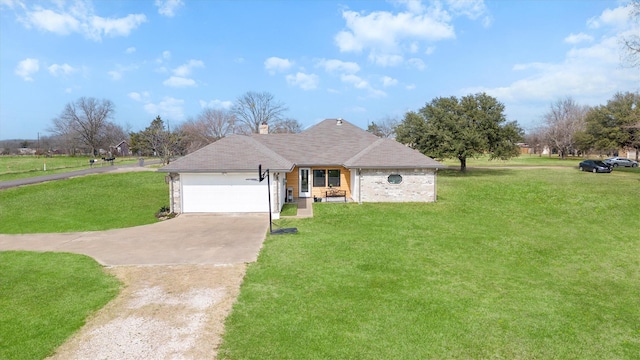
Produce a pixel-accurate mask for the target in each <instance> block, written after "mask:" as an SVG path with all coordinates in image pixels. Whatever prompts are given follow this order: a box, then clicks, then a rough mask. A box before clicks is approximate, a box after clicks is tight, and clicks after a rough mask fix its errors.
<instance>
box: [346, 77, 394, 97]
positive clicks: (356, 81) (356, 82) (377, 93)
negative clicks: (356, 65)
mask: <svg viewBox="0 0 640 360" xmlns="http://www.w3.org/2000/svg"><path fill="white" fill-rule="evenodd" d="M340 80H341V81H342V82H343V83H345V84H349V85H351V86H353V87H354V88H356V89H359V90H365V91H366V92H367V95H368V96H369V97H373V98H380V97H384V96H387V94H386V93H385V92H384V91H382V90H378V89H375V88H374V87H373V86H371V84H369V82H368V81H366V80H364V79H362V78H361V77H359V76H357V75H353V74H344V75H342V76H340Z"/></svg>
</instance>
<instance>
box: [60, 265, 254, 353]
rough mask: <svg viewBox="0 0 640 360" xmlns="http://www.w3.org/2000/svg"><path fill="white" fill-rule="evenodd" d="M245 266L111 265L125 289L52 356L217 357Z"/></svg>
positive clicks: (110, 268) (110, 270)
mask: <svg viewBox="0 0 640 360" xmlns="http://www.w3.org/2000/svg"><path fill="white" fill-rule="evenodd" d="M245 268H246V265H245V264H233V265H174V266H114V267H108V268H106V270H107V272H109V273H111V274H113V275H115V276H117V277H118V278H119V279H120V280H121V281H122V282H123V283H124V284H125V287H124V289H123V290H122V291H121V293H120V294H119V295H118V297H117V298H116V299H115V300H113V301H111V302H110V303H109V304H107V306H105V307H104V308H103V309H101V310H100V311H98V312H97V313H96V314H95V315H94V316H92V317H91V318H90V319H89V320H88V321H87V323H86V325H85V326H84V327H82V329H81V330H80V331H79V332H78V333H76V334H75V335H74V336H73V337H72V338H71V339H70V340H69V341H67V342H66V343H65V344H63V345H62V346H61V347H60V348H58V349H57V351H56V353H55V354H54V355H53V356H52V357H50V358H49V359H56V360H68V359H78V360H80V359H82V360H85V359H215V358H216V355H217V351H218V346H219V345H220V342H221V335H222V333H223V330H224V320H225V318H226V317H227V315H228V314H229V312H230V311H231V307H232V305H233V303H234V301H235V299H236V297H237V296H238V293H239V289H240V284H241V283H242V278H243V276H244V273H245Z"/></svg>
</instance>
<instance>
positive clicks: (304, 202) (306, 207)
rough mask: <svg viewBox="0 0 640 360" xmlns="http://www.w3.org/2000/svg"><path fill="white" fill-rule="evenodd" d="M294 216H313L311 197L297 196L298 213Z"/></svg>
mask: <svg viewBox="0 0 640 360" xmlns="http://www.w3.org/2000/svg"><path fill="white" fill-rule="evenodd" d="M295 217H296V218H310V217H313V198H298V213H297V215H296V216H295Z"/></svg>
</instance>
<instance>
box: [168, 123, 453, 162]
mask: <svg viewBox="0 0 640 360" xmlns="http://www.w3.org/2000/svg"><path fill="white" fill-rule="evenodd" d="M258 164H262V167H263V168H265V169H267V168H268V169H271V170H274V171H275V170H281V171H290V170H291V169H293V167H294V165H297V166H335V165H341V166H345V167H347V168H440V167H444V166H443V165H442V164H440V163H439V162H437V161H435V160H433V159H431V158H430V157H427V156H425V155H423V154H421V153H420V152H418V151H416V150H413V149H411V148H408V147H406V146H404V145H402V144H400V143H398V142H397V141H395V140H392V139H380V138H378V137H377V136H375V135H373V134H371V133H369V132H366V131H364V130H362V129H361V128H359V127H357V126H355V125H353V124H351V123H349V122H347V121H344V120H338V119H327V120H324V121H321V122H320V123H318V124H316V125H314V126H312V127H310V128H309V129H307V130H305V131H304V132H302V133H299V134H266V135H258V134H254V135H251V136H244V135H232V136H229V137H226V138H223V139H221V140H218V141H216V142H214V143H212V144H210V145H207V146H205V147H204V148H202V149H200V150H198V151H196V152H193V153H192V154H189V155H187V156H185V157H183V158H181V159H178V160H176V161H175V162H173V163H172V164H169V165H167V166H165V167H163V168H162V169H160V171H166V172H222V171H254V170H255V169H256V168H257V167H258Z"/></svg>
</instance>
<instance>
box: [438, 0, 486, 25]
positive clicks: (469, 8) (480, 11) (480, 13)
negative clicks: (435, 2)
mask: <svg viewBox="0 0 640 360" xmlns="http://www.w3.org/2000/svg"><path fill="white" fill-rule="evenodd" d="M447 5H449V10H450V11H451V12H452V13H453V14H454V15H464V16H466V17H468V18H469V19H472V20H476V19H479V18H482V25H483V26H484V27H488V26H490V25H491V23H492V22H493V19H492V17H491V15H489V11H488V10H487V6H486V5H485V4H484V0H447Z"/></svg>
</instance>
